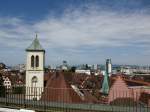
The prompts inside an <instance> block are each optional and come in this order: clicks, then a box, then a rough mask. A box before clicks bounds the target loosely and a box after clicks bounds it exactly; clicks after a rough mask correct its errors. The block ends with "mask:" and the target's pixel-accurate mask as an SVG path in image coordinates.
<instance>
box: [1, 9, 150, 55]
mask: <svg viewBox="0 0 150 112" xmlns="http://www.w3.org/2000/svg"><path fill="white" fill-rule="evenodd" d="M149 20H150V15H147V14H138V13H132V14H131V13H130V14H128V13H116V12H111V11H101V10H97V9H96V10H94V9H92V10H88V11H87V12H81V11H80V10H76V11H72V12H71V11H66V13H64V15H63V16H61V17H59V18H56V17H52V16H47V17H46V18H44V19H43V20H41V21H37V22H34V23H32V24H31V23H30V24H29V23H26V21H24V20H23V19H19V18H11V17H8V18H4V17H1V18H0V44H1V45H0V46H1V47H2V45H5V46H7V47H14V48H15V47H16V48H18V47H20V48H21V49H23V48H26V47H27V46H28V45H29V44H30V43H31V42H30V41H31V40H33V38H34V33H35V32H38V34H39V38H40V40H41V41H42V42H41V43H43V47H46V49H53V48H60V49H68V50H67V51H69V52H72V53H74V52H75V53H80V52H82V51H83V50H84V49H83V47H86V46H88V47H89V48H95V49H101V48H102V47H116V48H118V47H128V46H130V47H135V46H141V47H142V48H143V49H144V48H145V47H146V48H147V47H150V22H149ZM144 42H146V44H145V43H144ZM143 51H144V50H143ZM143 51H141V52H143ZM85 52H89V51H88V50H87V51H85ZM133 52H134V51H133ZM57 54H59V53H57ZM83 57H84V56H83Z"/></svg>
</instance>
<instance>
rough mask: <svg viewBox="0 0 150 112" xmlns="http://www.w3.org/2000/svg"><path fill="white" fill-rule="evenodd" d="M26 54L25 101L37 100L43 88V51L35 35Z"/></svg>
mask: <svg viewBox="0 0 150 112" xmlns="http://www.w3.org/2000/svg"><path fill="white" fill-rule="evenodd" d="M26 52H27V62H26V99H34V100H39V99H40V97H41V95H42V92H43V88H44V64H45V50H44V49H43V48H42V46H41V45H40V43H39V40H38V38H37V35H36V38H35V40H34V41H33V42H32V44H31V45H30V46H29V47H28V48H27V49H26ZM39 88H40V89H39Z"/></svg>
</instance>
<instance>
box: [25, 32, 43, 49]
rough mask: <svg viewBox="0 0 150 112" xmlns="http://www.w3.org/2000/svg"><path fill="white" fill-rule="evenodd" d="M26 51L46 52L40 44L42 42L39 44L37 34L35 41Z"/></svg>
mask: <svg viewBox="0 0 150 112" xmlns="http://www.w3.org/2000/svg"><path fill="white" fill-rule="evenodd" d="M26 51H45V50H44V49H43V48H42V46H41V44H40V42H39V40H38V38H37V34H36V37H35V39H34V41H33V42H32V44H31V45H30V46H29V47H28V48H27V49H26Z"/></svg>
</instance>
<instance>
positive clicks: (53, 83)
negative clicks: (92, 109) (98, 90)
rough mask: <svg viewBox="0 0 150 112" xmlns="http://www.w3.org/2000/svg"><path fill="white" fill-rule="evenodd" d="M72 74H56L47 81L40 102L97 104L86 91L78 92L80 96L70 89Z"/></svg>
mask: <svg viewBox="0 0 150 112" xmlns="http://www.w3.org/2000/svg"><path fill="white" fill-rule="evenodd" d="M73 79H74V78H73V74H68V73H67V74H66V73H63V72H56V73H55V74H53V75H52V76H51V78H50V79H49V80H48V82H47V85H46V88H45V90H44V93H43V95H42V98H41V100H47V101H53V102H63V103H83V102H97V99H96V98H95V97H94V96H92V95H91V93H90V92H89V91H87V90H82V91H80V92H81V94H83V95H84V98H83V97H82V95H80V94H79V93H77V92H76V91H75V90H74V89H73V88H72V87H71V83H70V82H72V81H73Z"/></svg>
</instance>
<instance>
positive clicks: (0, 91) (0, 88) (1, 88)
mask: <svg viewBox="0 0 150 112" xmlns="http://www.w3.org/2000/svg"><path fill="white" fill-rule="evenodd" d="M3 83H4V81H3V78H2V74H0V97H5V87H4V85H3Z"/></svg>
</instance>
